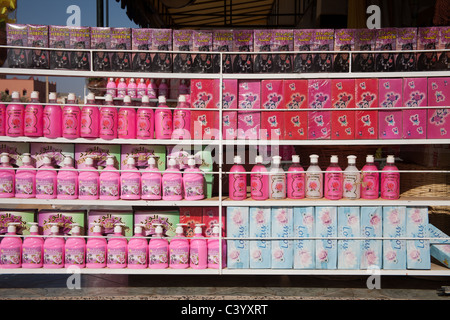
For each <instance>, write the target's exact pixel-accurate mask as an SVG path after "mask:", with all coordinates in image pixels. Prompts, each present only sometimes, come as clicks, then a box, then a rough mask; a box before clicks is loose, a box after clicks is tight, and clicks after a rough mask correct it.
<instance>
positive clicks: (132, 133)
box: [117, 96, 136, 139]
mask: <svg viewBox="0 0 450 320" xmlns="http://www.w3.org/2000/svg"><path fill="white" fill-rule="evenodd" d="M123 105H124V106H125V107H123V108H120V109H119V121H118V124H117V133H118V137H119V139H136V109H135V108H134V107H133V106H132V103H131V98H130V96H125V97H123Z"/></svg>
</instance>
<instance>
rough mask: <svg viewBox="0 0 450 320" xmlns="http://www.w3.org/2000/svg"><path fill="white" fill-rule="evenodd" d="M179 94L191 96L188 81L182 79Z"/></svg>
mask: <svg viewBox="0 0 450 320" xmlns="http://www.w3.org/2000/svg"><path fill="white" fill-rule="evenodd" d="M178 94H183V95H184V94H189V86H187V85H186V80H184V79H181V81H180V85H179V86H178Z"/></svg>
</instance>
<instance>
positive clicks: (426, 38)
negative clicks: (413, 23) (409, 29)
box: [417, 27, 439, 71]
mask: <svg viewBox="0 0 450 320" xmlns="http://www.w3.org/2000/svg"><path fill="white" fill-rule="evenodd" d="M438 46H439V27H422V28H419V30H418V40H417V49H418V50H434V49H438ZM417 55H418V57H417V70H418V71H434V70H436V66H437V60H438V56H437V52H418V53H417Z"/></svg>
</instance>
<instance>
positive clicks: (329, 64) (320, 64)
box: [312, 29, 334, 72]
mask: <svg viewBox="0 0 450 320" xmlns="http://www.w3.org/2000/svg"><path fill="white" fill-rule="evenodd" d="M312 50H313V51H334V29H316V30H315V31H314V45H313V47H312ZM313 63H314V71H315V72H331V71H332V70H333V54H331V53H326V52H323V53H316V54H315V55H314V62H313Z"/></svg>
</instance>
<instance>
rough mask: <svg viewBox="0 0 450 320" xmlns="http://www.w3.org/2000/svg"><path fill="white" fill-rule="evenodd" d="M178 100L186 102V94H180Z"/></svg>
mask: <svg viewBox="0 0 450 320" xmlns="http://www.w3.org/2000/svg"><path fill="white" fill-rule="evenodd" d="M178 102H186V96H185V95H183V94H180V96H179V97H178Z"/></svg>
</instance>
